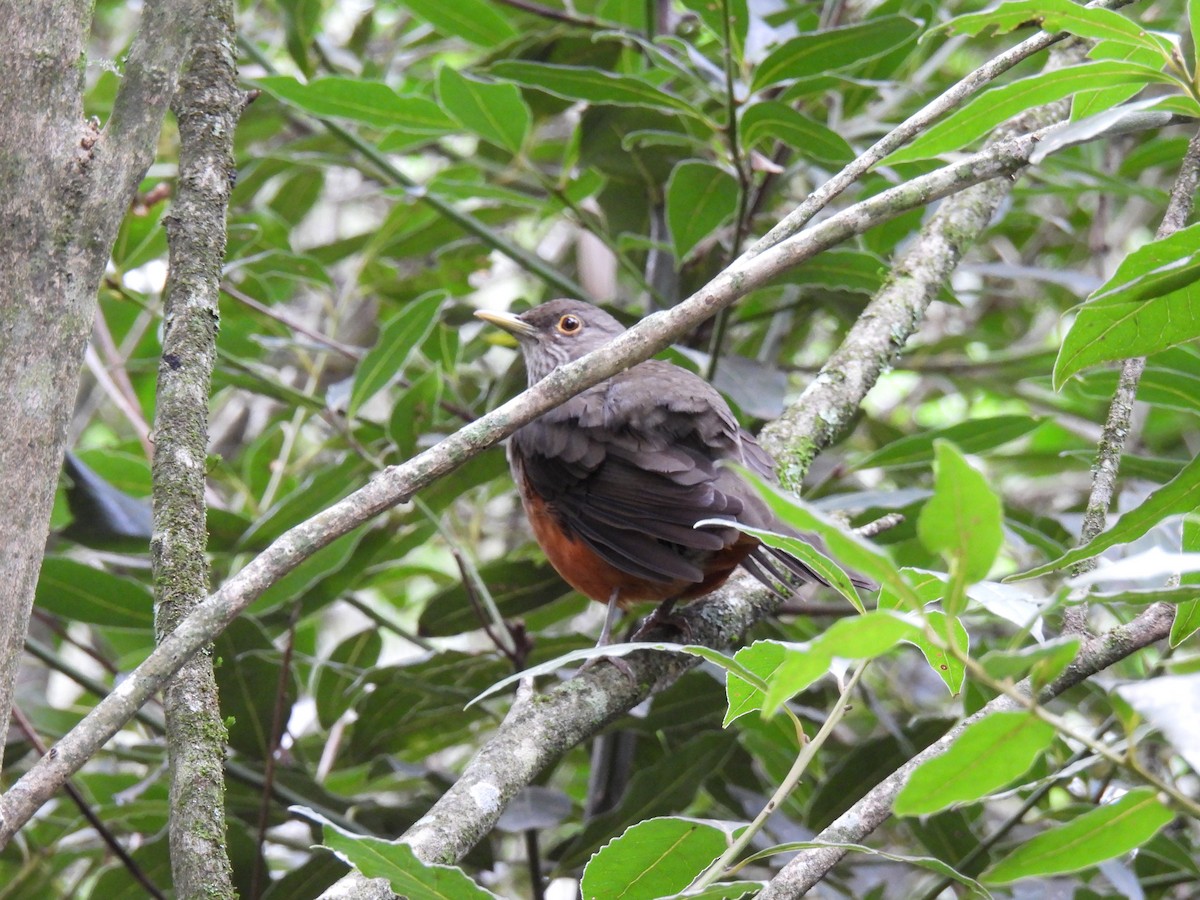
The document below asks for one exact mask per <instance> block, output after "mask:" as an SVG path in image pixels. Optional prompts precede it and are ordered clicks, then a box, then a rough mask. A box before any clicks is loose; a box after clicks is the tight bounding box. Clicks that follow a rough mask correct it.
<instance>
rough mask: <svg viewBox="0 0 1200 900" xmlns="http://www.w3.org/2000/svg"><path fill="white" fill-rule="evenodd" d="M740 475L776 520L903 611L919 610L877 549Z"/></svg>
mask: <svg viewBox="0 0 1200 900" xmlns="http://www.w3.org/2000/svg"><path fill="white" fill-rule="evenodd" d="M740 471H741V474H742V476H743V477H744V478H746V479H747V480H748V481H749V482H750V483H751V484H753V485H754V487H755V489H756V490H757V491H758V493H759V494H760V495H761V496H762V498H763V499H764V500H765V501H767V504H768V505H769V506H770V507H771V509H772V510H773V511H774V513H775V514H776V515H777V516H779V518H780V520H781V521H783V522H786V523H787V524H788V525H791V526H792V527H793V528H795V529H796V530H797V531H798V532H800V533H801V534H814V533H815V534H816V535H817V536H818V537H820V538H821V540H822V541H823V542H824V544H825V546H826V547H827V548H828V549H829V553H830V556H832V557H833V558H834V559H836V560H837V561H838V562H839V563H840V564H842V565H844V566H845V567H846V568H847V569H850V570H852V571H854V572H857V573H858V574H860V575H862V576H863V577H865V578H869V579H872V580H874V581H877V582H879V584H880V587H881V588H887V589H889V590H891V591H892V592H894V593H895V594H896V596H897V597H899V598H900V599H901V601H902V605H903V606H904V608H906V609H910V610H919V609H920V608H921V607H922V606H923V601H922V600H921V598H920V597H919V596H918V595H917V593H916V592H915V591H914V590H913V588H912V585H910V584H909V582H908V581H907V580H906V578H905V576H904V575H903V574H902V573H901V572H900V569H899V568H898V567H897V566H896V564H895V563H894V562H892V560H891V558H890V557H889V556H888V555H887V554H886V553H884V552H883V551H882V550H881V549H879V548H878V547H876V546H875V545H873V544H871V543H870V542H869V541H865V540H863V539H862V538H860V537H859V536H858V535H856V534H854V533H853V532H849V531H847V530H846V529H845V527H844V526H843V525H842V524H841V523H840V522H838V521H836V520H834V519H831V518H829V517H827V516H825V515H824V514H823V513H820V512H818V511H817V510H815V509H813V508H812V507H809V506H806V505H805V504H804V503H803V502H801V501H799V500H796V499H795V498H793V497H786V496H784V495H783V494H781V493H779V491H778V490H777V489H776V488H775V486H774V485H771V484H767V482H765V481H763V480H762V479H761V478H759V477H758V476H757V475H755V474H754V473H753V472H750V471H748V470H746V469H741V470H740Z"/></svg>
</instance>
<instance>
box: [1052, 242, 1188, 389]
mask: <svg viewBox="0 0 1200 900" xmlns="http://www.w3.org/2000/svg"><path fill="white" fill-rule="evenodd" d="M1197 336H1200V224H1196V225H1192V226H1190V227H1188V228H1184V229H1182V230H1180V231H1177V232H1175V233H1174V234H1172V235H1170V236H1168V237H1165V238H1162V239H1161V240H1157V241H1153V242H1151V243H1149V244H1146V245H1145V246H1143V247H1141V248H1139V249H1137V250H1135V251H1134V252H1133V253H1131V254H1129V256H1127V257H1126V258H1125V259H1124V261H1123V262H1122V263H1121V265H1120V266H1119V267H1118V268H1117V272H1116V274H1115V275H1113V277H1112V278H1111V279H1109V281H1108V283H1107V284H1105V285H1104V287H1102V288H1100V290H1098V291H1096V293H1094V294H1092V296H1091V297H1089V298H1088V300H1087V301H1086V302H1085V303H1084V304H1083V306H1081V307H1080V308H1079V311H1078V313H1077V314H1076V316H1075V321H1074V322H1073V323H1072V325H1071V330H1070V331H1068V332H1067V336H1066V337H1065V338H1064V339H1063V344H1062V348H1061V349H1060V350H1059V353H1058V359H1057V360H1056V361H1055V363H1054V386H1055V388H1056V389H1057V388H1060V387H1062V385H1063V383H1064V382H1065V381H1066V380H1067V379H1068V378H1070V377H1071V376H1072V375H1074V374H1075V373H1076V372H1079V371H1081V370H1083V369H1086V368H1087V367H1088V366H1093V365H1095V364H1096V363H1100V362H1105V361H1109V360H1116V359H1125V358H1127V357H1130V356H1145V355H1149V354H1152V353H1156V352H1158V351H1160V350H1166V349H1167V348H1169V347H1174V346H1175V345H1176V344H1181V343H1183V342H1184V341H1188V340H1191V339H1193V338H1195V337H1197Z"/></svg>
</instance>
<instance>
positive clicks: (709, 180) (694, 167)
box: [667, 160, 739, 260]
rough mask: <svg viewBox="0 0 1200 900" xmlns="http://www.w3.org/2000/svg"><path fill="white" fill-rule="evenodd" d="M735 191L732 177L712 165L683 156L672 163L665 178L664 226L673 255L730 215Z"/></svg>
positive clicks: (682, 255) (690, 246)
mask: <svg viewBox="0 0 1200 900" xmlns="http://www.w3.org/2000/svg"><path fill="white" fill-rule="evenodd" d="M738 193H739V191H738V184H737V181H736V179H734V177H733V176H732V175H730V174H729V173H728V172H726V171H725V170H723V169H719V168H717V167H716V166H712V165H709V164H708V163H703V162H697V161H696V160H687V161H685V162H681V163H680V164H679V165H677V166H676V167H675V170H674V171H673V172H671V178H670V180H669V181H668V182H667V226H668V227H669V228H670V230H671V239H672V242H673V243H674V245H675V256H676V258H677V259H680V260H682V259H684V258H685V257H686V256H687V255H688V253H690V252H691V251H692V249H693V248H694V247H695V246H696V245H697V244H698V243H700V241H702V240H703V239H704V238H706V237H708V236H709V235H710V234H712V233H713V231H715V230H716V229H717V228H718V227H720V226H721V225H723V224H724V223H725V222H728V221H729V220H730V219H731V218H733V215H734V213H735V212H737V205H738Z"/></svg>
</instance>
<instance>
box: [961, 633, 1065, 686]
mask: <svg viewBox="0 0 1200 900" xmlns="http://www.w3.org/2000/svg"><path fill="white" fill-rule="evenodd" d="M1078 653H1079V638H1077V637H1067V638H1058V639H1056V640H1053V641H1047V642H1046V643H1044V644H1034V645H1033V646H1032V647H1022V648H1021V649H1019V650H991V651H989V652H987V653H985V654H984V655H983V658H982V659H980V660H979V662H980V665H982V666H983V668H984V670H985V671H986V672H987V673H988V674H989V675H991V676H992V677H993V678H996V679H1008V680H1009V681H1013V682H1017V681H1020V680H1021V679H1022V678H1024V677H1025V676H1026V675H1029V676H1030V677H1031V678H1032V680H1033V682H1034V684H1035V686H1038V685H1044V684H1049V683H1050V682H1051V681H1053V680H1054V679H1055V678H1057V677H1058V675H1059V673H1061V672H1062V670H1063V669H1065V668H1066V667H1067V666H1069V665H1070V664H1071V661H1072V660H1073V659H1075V656H1076V654H1078Z"/></svg>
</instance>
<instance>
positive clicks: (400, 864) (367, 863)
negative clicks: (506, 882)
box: [292, 807, 499, 900]
mask: <svg viewBox="0 0 1200 900" xmlns="http://www.w3.org/2000/svg"><path fill="white" fill-rule="evenodd" d="M292 812H295V813H299V814H300V815H302V816H304V817H305V818H307V819H311V820H313V821H314V822H317V823H319V824H320V825H321V828H322V831H321V834H322V841H323V843H324V845H325V846H326V847H328V848H329V849H330V850H332V851H333V852H334V853H336V854H337V855H338V856H340V857H341V858H342V859H344V860H345V861H346V862H348V863H350V865H352V866H354V868H356V869H358V871H359V872H361V873H362V874H363V875H365V876H366V877H367V878H384V879H387V882H388V884H390V885H391V888H392V890H393V891H395V892H396V893H397V894H399V895H400V896H402V897H422V898H426V900H499V898H498V897H496V895H495V894H493V893H492V892H491V891H488V890H485V889H483V888H481V887H480V886H479V885H477V884H476V883H475V882H474V881H472V880H471V879H470V878H468V877H467V874H466V873H465V872H464V871H463V870H462V869H459V868H457V867H455V866H443V865H438V864H436V863H425V862H422V861H421V860H419V859H417V857H416V854H415V853H413V849H412V847H410V846H409V845H408V844H403V843H399V842H394V841H385V840H382V839H380V838H375V837H365V836H363V835H358V834H354V833H353V832H350V831H347V830H346V829H344V828H341V827H340V826H338V825H335V824H334V823H333V822H331V821H329V820H328V819H326V818H325V817H324V816H322V815H320V814H319V813H316V812H313V811H312V810H311V809H306V808H303V807H292Z"/></svg>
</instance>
